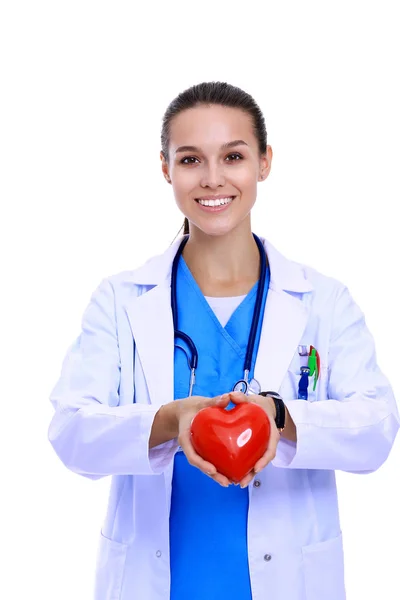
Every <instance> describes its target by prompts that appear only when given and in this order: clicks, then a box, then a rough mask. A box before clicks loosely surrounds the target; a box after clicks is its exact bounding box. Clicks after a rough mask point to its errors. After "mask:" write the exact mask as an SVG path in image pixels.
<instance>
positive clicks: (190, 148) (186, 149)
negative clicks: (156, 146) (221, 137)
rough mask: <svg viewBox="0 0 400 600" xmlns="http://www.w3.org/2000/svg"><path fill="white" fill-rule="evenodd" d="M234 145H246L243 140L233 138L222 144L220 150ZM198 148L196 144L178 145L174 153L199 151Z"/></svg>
mask: <svg viewBox="0 0 400 600" xmlns="http://www.w3.org/2000/svg"><path fill="white" fill-rule="evenodd" d="M234 146H248V144H246V142H245V141H243V140H234V141H233V142H227V143H226V144H222V146H221V150H227V149H228V148H233V147H234ZM200 151H201V150H200V148H197V146H179V148H177V150H176V151H175V154H178V152H200Z"/></svg>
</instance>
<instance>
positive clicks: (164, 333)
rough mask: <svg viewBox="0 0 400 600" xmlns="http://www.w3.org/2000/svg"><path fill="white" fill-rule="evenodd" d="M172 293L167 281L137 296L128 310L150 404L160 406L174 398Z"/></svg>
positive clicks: (127, 307)
mask: <svg viewBox="0 0 400 600" xmlns="http://www.w3.org/2000/svg"><path fill="white" fill-rule="evenodd" d="M170 294H171V291H170V286H169V285H168V282H163V283H162V284H160V285H158V286H155V287H153V288H152V289H151V290H149V291H147V292H145V293H144V294H142V295H140V296H137V297H135V298H134V299H132V302H131V303H130V304H129V306H126V307H125V308H126V312H127V315H128V319H129V323H130V326H131V329H132V335H133V338H134V341H135V345H136V349H137V353H138V355H139V359H140V362H141V366H142V369H143V373H144V376H145V380H146V384H147V388H148V390H149V396H150V401H151V403H152V404H154V405H156V406H161V405H162V404H165V403H166V402H171V401H172V400H173V399H174V398H173V372H174V371H173V369H174V329H173V321H172V313H171V304H170Z"/></svg>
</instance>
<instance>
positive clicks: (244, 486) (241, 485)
mask: <svg viewBox="0 0 400 600" xmlns="http://www.w3.org/2000/svg"><path fill="white" fill-rule="evenodd" d="M248 485H249V484H248V483H243V484H240V487H241V488H242V490H243V489H244V488H247V486H248Z"/></svg>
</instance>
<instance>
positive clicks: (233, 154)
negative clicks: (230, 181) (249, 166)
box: [226, 152, 243, 162]
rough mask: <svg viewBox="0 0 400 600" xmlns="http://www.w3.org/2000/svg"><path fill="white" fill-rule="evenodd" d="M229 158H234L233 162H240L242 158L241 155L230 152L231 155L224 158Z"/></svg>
mask: <svg viewBox="0 0 400 600" xmlns="http://www.w3.org/2000/svg"><path fill="white" fill-rule="evenodd" d="M230 156H234V157H236V158H235V159H234V161H235V160H241V159H242V158H243V156H242V155H241V154H239V152H232V154H228V156H227V157H226V158H229V157H230ZM234 161H229V162H234Z"/></svg>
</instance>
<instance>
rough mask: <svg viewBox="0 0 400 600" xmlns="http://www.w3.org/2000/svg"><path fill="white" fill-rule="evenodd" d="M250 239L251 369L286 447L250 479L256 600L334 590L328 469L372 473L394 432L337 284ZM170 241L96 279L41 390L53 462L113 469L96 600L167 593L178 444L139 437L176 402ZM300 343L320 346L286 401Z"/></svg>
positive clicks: (288, 599) (384, 390)
mask: <svg viewBox="0 0 400 600" xmlns="http://www.w3.org/2000/svg"><path fill="white" fill-rule="evenodd" d="M261 239H262V241H263V243H264V246H265V249H266V252H267V256H268V259H269V264H270V272H271V282H270V290H269V293H268V298H267V303H266V309H265V317H264V322H263V328H262V334H261V339H260V345H259V350H258V356H257V362H256V366H255V377H256V379H258V380H259V381H260V383H261V387H262V389H263V390H275V391H279V392H280V394H281V395H282V396H283V398H284V400H285V403H286V405H287V407H288V410H289V412H290V414H291V415H292V418H293V421H294V422H295V424H296V427H297V444H294V443H292V442H289V441H287V440H285V439H284V438H281V439H280V441H279V443H278V449H277V455H276V457H275V459H274V460H273V461H272V463H270V464H269V465H268V466H267V467H266V468H265V469H264V470H263V471H262V472H261V473H260V474H259V475H257V480H256V481H257V483H256V485H251V486H250V487H249V497H250V498H249V499H250V506H249V517H248V556H249V567H250V575H251V585H252V592H253V600H270V599H271V598H273V599H274V600H322V599H323V600H344V599H345V587H344V565H343V546H342V533H341V527H340V522H339V515H338V502H337V493H336V484H335V470H342V471H348V472H353V473H370V472H372V471H375V470H376V469H378V468H379V467H380V466H381V465H382V463H384V461H385V460H386V459H387V457H388V455H389V452H390V449H391V447H392V445H393V442H394V440H395V437H396V434H397V431H398V428H399V424H400V421H399V413H398V408H397V406H396V403H395V399H394V397H393V394H392V390H391V388H390V385H389V383H388V381H387V379H386V378H385V377H384V375H383V374H382V372H381V371H380V369H379V368H378V366H377V364H376V359H375V349H374V342H373V339H372V337H371V334H370V333H369V331H368V329H367V327H366V325H365V322H364V317H363V314H362V312H361V311H360V309H359V308H358V306H357V305H356V304H355V303H354V301H353V300H352V298H351V296H350V295H349V292H348V290H347V289H346V288H345V287H344V286H343V285H342V284H340V283H339V282H337V281H336V280H334V279H332V278H329V277H326V276H323V275H321V274H320V273H318V272H317V271H315V270H314V269H311V268H309V267H306V266H303V265H300V264H297V263H295V262H292V261H290V260H287V259H286V258H285V257H283V256H282V255H281V254H280V253H279V252H278V251H277V250H276V249H275V248H274V247H273V246H272V245H271V244H270V243H269V242H267V241H266V240H264V239H263V238H261ZM180 241H181V240H180V239H178V240H177V241H176V242H174V244H173V245H172V246H170V247H169V248H168V250H167V251H166V252H165V253H164V254H162V255H160V256H156V257H153V258H152V259H150V260H149V261H148V262H147V263H146V264H145V265H143V266H142V267H140V268H138V269H136V270H133V271H126V272H122V273H119V274H117V275H113V276H111V277H109V278H106V279H104V280H103V281H102V282H101V283H100V285H99V287H98V288H97V289H96V291H95V292H94V293H93V296H92V298H91V301H90V303H89V305H88V307H87V309H86V311H85V313H84V316H83V319H82V332H81V334H80V336H79V337H78V339H77V340H76V341H75V342H74V344H73V345H72V346H71V348H70V349H69V351H68V353H67V355H66V358H65V360H64V362H63V366H62V373H61V377H60V379H59V381H58V382H57V384H56V385H55V388H54V389H53V391H52V393H51V402H52V404H53V406H54V408H55V414H54V417H53V419H52V421H51V424H50V428H49V439H50V442H51V444H52V445H53V447H54V449H55V451H56V453H57V454H58V456H59V457H60V459H61V460H62V462H63V463H64V464H65V465H66V466H67V467H68V468H69V469H71V470H72V471H74V472H76V473H79V474H81V475H84V476H86V477H89V478H92V479H98V478H100V477H104V476H107V475H112V481H111V489H110V498H109V505H108V511H107V515H106V518H105V521H104V524H103V527H102V531H101V535H100V542H99V550H98V563H97V572H96V585H95V588H96V589H95V600H169V585H170V575H169V507H170V495H171V482H172V472H173V462H174V461H173V458H174V453H175V452H176V450H177V441H176V440H172V441H170V442H167V443H165V444H162V445H160V446H158V447H156V448H153V449H152V450H150V451H149V450H148V440H149V436H150V431H151V427H152V423H153V419H154V416H155V414H156V412H157V410H158V409H159V407H160V406H161V405H162V404H166V403H167V402H172V401H173V399H174V397H173V390H174V385H173V375H174V343H173V324H172V315H171V309H170V274H171V265H172V260H173V257H174V255H175V253H176V251H177V248H178V245H179V243H180ZM299 344H304V345H310V344H312V345H313V346H315V347H316V348H317V349H318V351H319V353H320V356H321V375H320V378H319V381H318V385H317V389H316V391H315V392H313V391H312V384H311V383H310V387H309V399H308V401H305V400H298V399H297V386H298V380H299V374H298V373H299V366H300V357H299V355H298V352H297V348H298V345H299ZM227 391H228V390H227ZM216 485H217V484H216ZM193 543H196V540H193ZM221 567H222V568H223V557H221Z"/></svg>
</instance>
